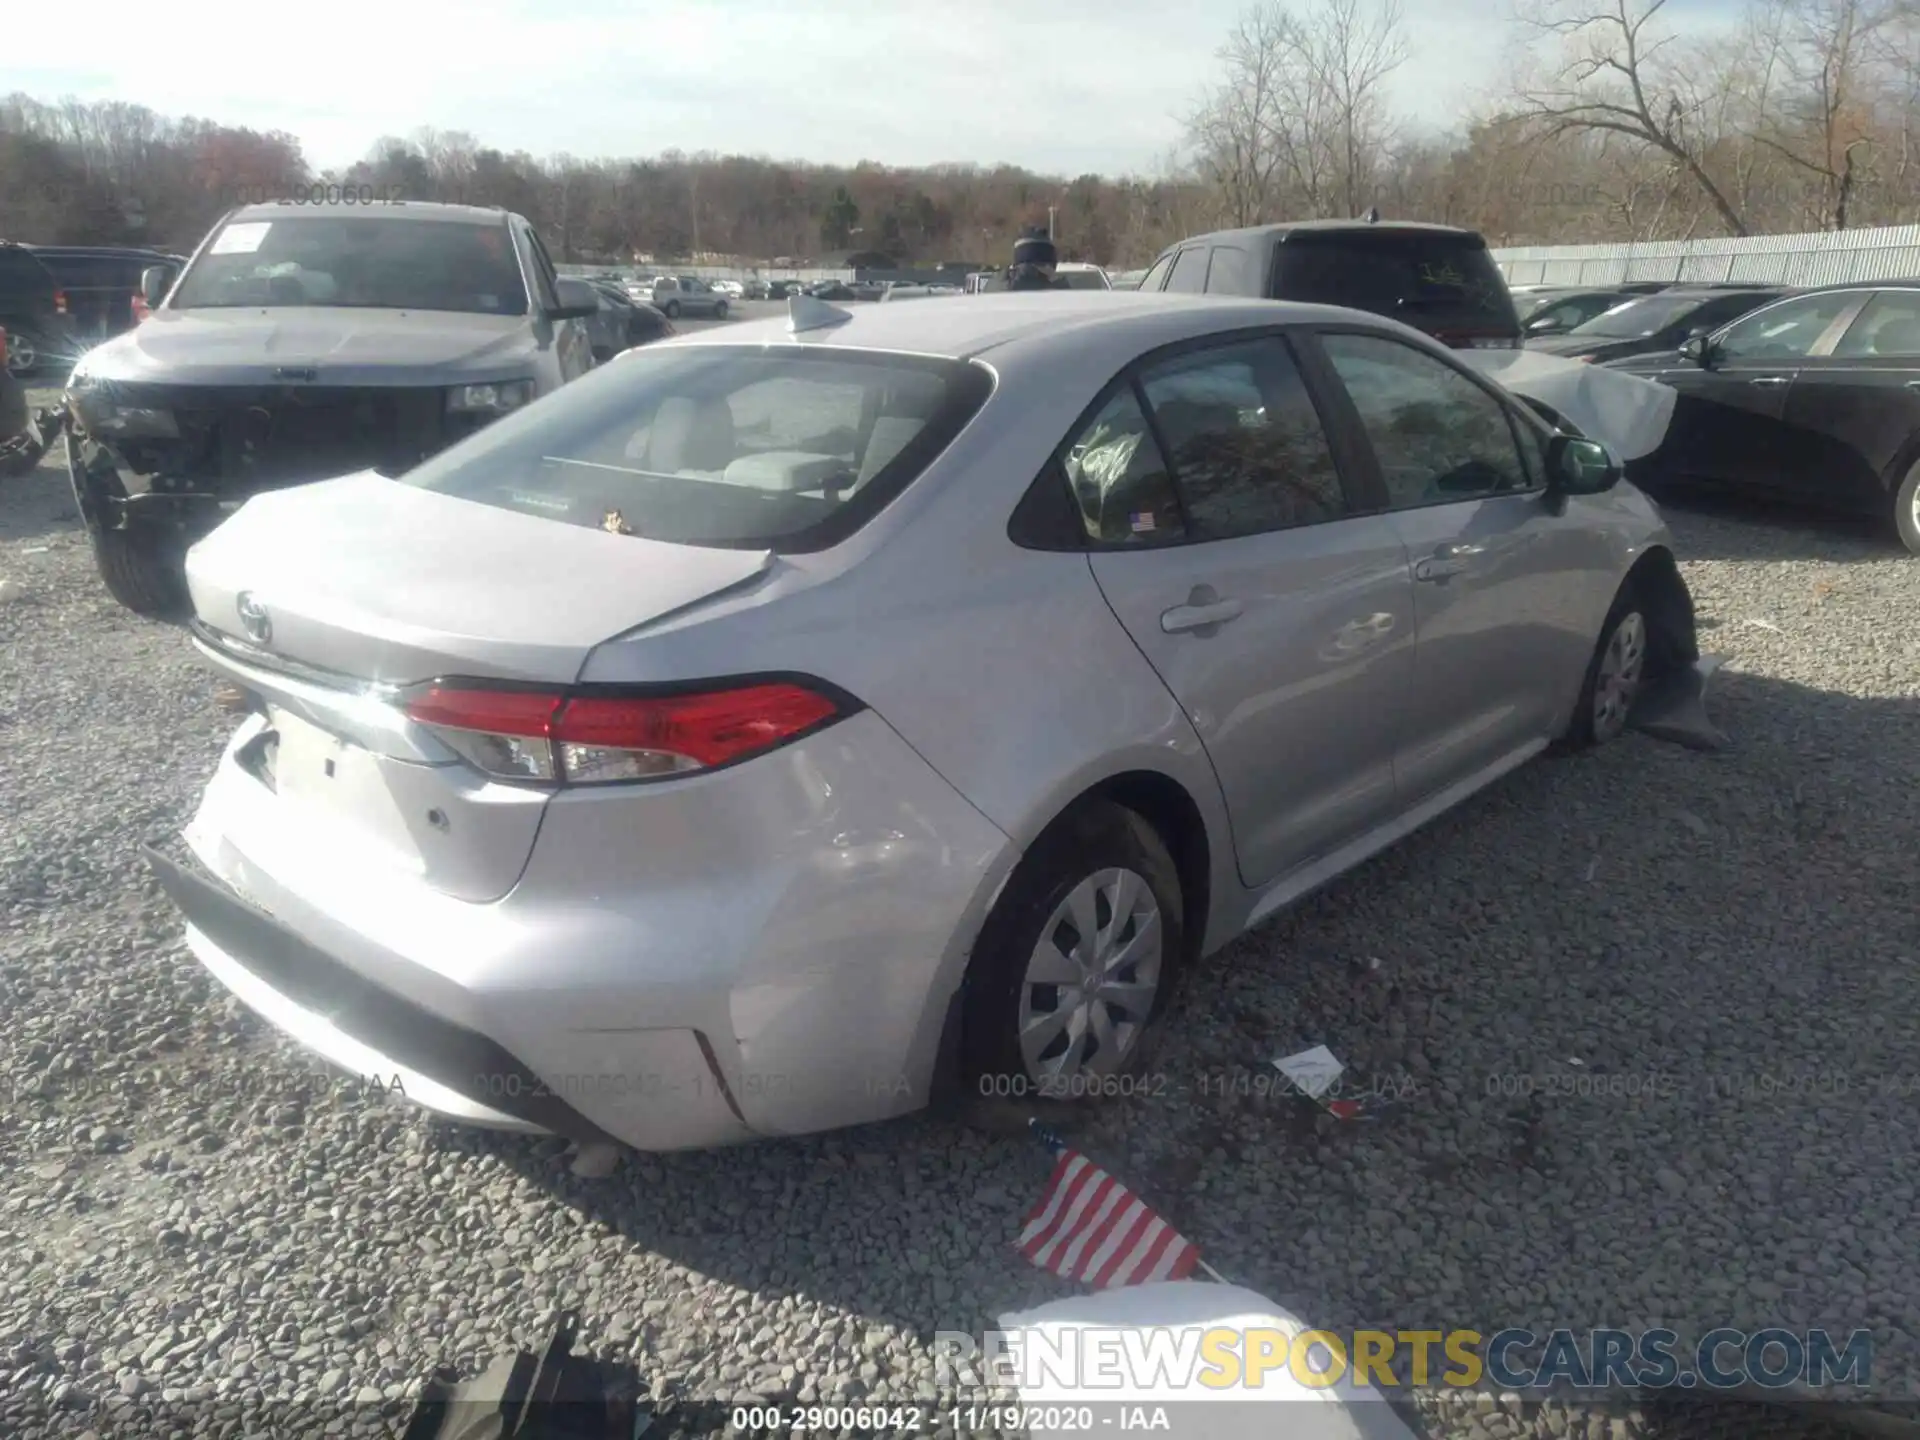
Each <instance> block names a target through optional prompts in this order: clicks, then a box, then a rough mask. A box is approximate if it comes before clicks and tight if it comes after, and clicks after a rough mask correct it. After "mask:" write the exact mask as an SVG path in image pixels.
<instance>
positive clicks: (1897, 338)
mask: <svg viewBox="0 0 1920 1440" xmlns="http://www.w3.org/2000/svg"><path fill="white" fill-rule="evenodd" d="M1833 353H1834V354H1835V355H1840V356H1849V357H1851V356H1857V355H1897V356H1899V357H1901V358H1902V359H1910V358H1912V357H1913V356H1916V355H1920V290H1882V291H1881V292H1880V293H1879V294H1877V295H1875V296H1874V297H1873V299H1871V300H1869V301H1868V302H1867V308H1866V309H1864V310H1862V311H1861V312H1860V316H1859V318H1858V319H1857V320H1855V321H1854V322H1853V324H1851V325H1849V326H1848V327H1847V333H1846V334H1845V335H1844V336H1842V337H1841V339H1840V343H1839V344H1838V345H1836V346H1834V347H1833Z"/></svg>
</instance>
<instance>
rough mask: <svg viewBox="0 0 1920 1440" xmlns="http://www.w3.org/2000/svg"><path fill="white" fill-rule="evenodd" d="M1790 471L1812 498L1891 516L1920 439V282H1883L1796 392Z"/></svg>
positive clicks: (1790, 408)
mask: <svg viewBox="0 0 1920 1440" xmlns="http://www.w3.org/2000/svg"><path fill="white" fill-rule="evenodd" d="M1786 424H1787V428H1788V431H1789V434H1788V444H1789V446H1790V453H1789V457H1788V464H1789V475H1788V477H1787V480H1788V483H1790V484H1791V485H1792V486H1793V487H1794V488H1795V489H1796V490H1798V491H1800V492H1801V493H1803V494H1805V495H1806V496H1807V498H1809V499H1811V500H1816V501H1818V502H1820V503H1822V504H1830V505H1835V506H1838V507H1842V508H1845V509H1850V510H1858V511H1863V512H1865V513H1869V514H1875V515H1879V514H1884V513H1885V510H1886V506H1887V502H1888V499H1889V496H1890V493H1891V488H1892V486H1893V485H1897V484H1898V483H1899V480H1900V478H1901V476H1900V475H1899V474H1898V473H1896V472H1897V470H1898V469H1899V468H1900V467H1901V465H1902V462H1904V461H1906V460H1907V459H1908V458H1909V457H1910V456H1911V454H1912V452H1913V450H1914V442H1915V440H1916V438H1920V289H1889V290H1879V291H1875V292H1873V294H1872V297H1871V298H1870V299H1869V300H1868V301H1867V303H1866V304H1865V305H1864V306H1863V307H1861V309H1860V311H1859V313H1858V314H1857V315H1856V316H1855V317H1854V320H1853V322H1852V324H1850V325H1849V326H1848V327H1847V330H1846V333H1845V334H1844V335H1842V336H1841V337H1840V338H1839V340H1838V341H1837V342H1836V343H1835V344H1833V346H1832V348H1831V349H1830V350H1828V351H1826V353H1821V350H1820V348H1819V347H1816V350H1815V353H1814V354H1812V355H1810V356H1808V357H1807V358H1806V359H1805V360H1803V361H1802V362H1801V364H1800V369H1799V370H1798V372H1797V373H1796V374H1795V376H1794V380H1793V384H1792V386H1791V387H1789V389H1788V391H1787V404H1786Z"/></svg>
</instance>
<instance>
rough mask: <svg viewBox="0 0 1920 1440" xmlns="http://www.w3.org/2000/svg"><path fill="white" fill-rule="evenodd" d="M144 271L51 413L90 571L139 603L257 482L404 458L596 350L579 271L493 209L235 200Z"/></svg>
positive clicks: (432, 447)
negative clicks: (59, 415) (562, 265)
mask: <svg viewBox="0 0 1920 1440" xmlns="http://www.w3.org/2000/svg"><path fill="white" fill-rule="evenodd" d="M142 288H143V293H142V299H143V300H144V301H145V302H146V304H147V306H148V307H149V308H150V310H151V314H150V315H149V317H148V318H147V319H146V320H144V321H143V322H142V323H140V324H139V325H138V326H137V327H135V328H134V329H132V330H130V331H127V332H126V333H124V334H121V335H118V336H116V337H115V338H113V339H111V340H108V341H107V342H106V343H104V344H102V345H98V346H95V347H94V348H93V349H91V350H89V351H87V352H86V354H85V355H84V356H83V357H82V358H81V360H80V362H79V364H78V365H76V366H75V367H74V370H73V375H72V378H71V379H70V380H69V382H68V385H67V390H66V395H65V399H64V415H63V422H64V424H65V426H66V428H67V434H68V442H67V459H68V468H69V470H70V472H71V475H72V479H73V492H74V500H75V503H76V506H77V508H78V510H79V512H80V518H81V520H82V521H83V522H84V523H85V525H86V527H87V530H88V533H89V534H90V536H91V538H92V541H93V550H94V558H95V561H96V563H97V565H98V567H99V570H100V575H101V578H102V580H104V581H105V583H106V586H107V589H108V590H109V591H110V592H111V593H112V594H113V596H114V598H115V599H117V600H118V601H120V603H121V604H123V605H125V606H127V607H128V608H129V609H131V610H134V611H137V612H139V613H141V614H149V615H164V614H170V613H172V612H175V611H177V610H178V609H180V608H181V607H182V606H183V605H184V603H185V601H186V598H187V596H186V588H185V574H184V565H183V561H184V558H185V552H186V548H187V546H189V545H190V544H192V543H193V541H195V540H196V539H198V538H200V537H201V536H202V535H204V534H206V533H207V532H208V531H209V530H211V529H213V527H214V526H216V525H218V524H219V523H220V521H221V520H222V519H223V518H225V516H226V515H227V514H228V513H230V512H231V511H233V510H235V509H237V508H239V506H240V505H242V504H244V503H245V502H246V500H247V499H248V498H249V497H250V496H252V495H255V494H258V493H260V492H262V491H264V490H270V489H276V488H279V487H282V486H286V485H297V484H301V483H303V482H306V481H311V480H324V479H329V478H332V477H334V476H338V475H346V474H351V473H354V472H358V471H366V470H373V471H377V472H379V473H381V474H385V475H398V474H400V473H402V472H403V471H405V470H407V469H410V468H411V467H412V466H414V465H416V464H418V463H419V462H420V461H421V460H423V459H425V458H426V457H428V456H430V455H433V454H435V453H437V452H439V451H440V450H443V449H445V448H446V447H447V446H449V445H451V444H454V443H456V442H457V441H459V440H460V439H462V438H463V437H465V436H468V435H471V434H473V433H474V432H476V431H477V430H479V429H480V428H481V427H483V426H484V425H486V424H487V423H489V422H490V421H492V420H493V419H495V418H497V417H498V416H500V415H504V414H507V413H510V412H512V411H515V410H518V409H520V408H521V407H522V406H525V405H528V404H531V403H532V402H534V401H535V400H537V399H538V398H539V397H540V396H542V395H545V394H548V393H549V392H551V391H553V390H555V389H557V388H559V387H560V386H561V385H562V384H565V383H566V382H567V381H569V380H572V379H574V378H575V377H576V376H578V375H581V374H584V373H585V372H586V371H587V370H589V369H590V368H592V365H593V354H592V346H591V340H590V337H589V335H588V332H587V328H586V324H585V321H586V319H587V317H589V316H592V315H595V314H597V313H598V309H599V301H598V299H597V297H596V295H595V293H594V291H593V289H592V287H590V286H589V285H587V284H586V282H584V281H580V280H570V279H562V278H560V276H559V275H558V273H557V272H556V270H555V268H554V265H553V262H552V260H551V259H550V258H549V257H548V254H547V250H546V247H545V246H544V245H542V244H541V243H540V239H539V236H538V235H536V234H535V233H534V229H533V227H532V226H531V225H530V224H529V223H528V222H527V221H526V220H525V219H524V218H523V217H521V216H519V215H514V214H511V213H509V212H508V211H505V210H501V209H485V208H481V207H477V206H466V205H437V204H411V203H405V202H398V201H396V202H391V203H386V204H375V205H371V206H369V205H346V204H339V205H298V206H296V205H292V204H283V203H274V204H266V205H249V206H245V207H242V208H241V209H238V210H235V211H233V212H231V213H229V214H228V215H227V216H226V217H225V218H224V219H223V220H221V221H220V222H219V223H218V224H217V225H215V226H214V229H213V231H212V233H211V234H210V235H209V236H208V237H207V239H206V240H204V241H202V242H201V244H200V247H199V249H198V250H196V251H195V252H194V254H193V257H192V258H191V259H190V260H189V261H188V262H187V263H186V265H185V267H184V269H183V270H181V271H180V273H179V274H178V276H177V278H176V277H175V276H173V275H172V274H171V273H169V270H168V268H167V267H166V266H164V265H159V264H156V265H154V266H151V267H149V268H148V270H147V271H146V273H145V275H144V276H143V287H142Z"/></svg>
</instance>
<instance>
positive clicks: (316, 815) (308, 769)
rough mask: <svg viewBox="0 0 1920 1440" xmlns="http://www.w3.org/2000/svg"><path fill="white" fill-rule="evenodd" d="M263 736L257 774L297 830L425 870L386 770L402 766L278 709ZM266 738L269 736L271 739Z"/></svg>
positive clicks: (270, 716)
mask: <svg viewBox="0 0 1920 1440" xmlns="http://www.w3.org/2000/svg"><path fill="white" fill-rule="evenodd" d="M266 710H267V726H268V728H267V730H266V731H264V732H263V733H262V735H261V736H260V739H261V740H263V741H267V742H268V743H267V744H266V745H265V746H264V747H263V751H262V754H261V756H260V759H259V762H258V767H257V768H256V770H255V772H254V773H255V774H256V775H260V774H261V772H262V771H264V779H265V783H266V784H267V785H268V788H269V789H271V790H272V791H273V792H274V793H275V794H276V795H277V796H279V798H280V801H281V803H282V804H283V805H286V806H287V807H289V808H290V809H293V810H296V811H298V812H299V819H300V823H302V824H303V825H312V826H315V827H318V828H319V829H321V830H322V831H324V832H327V833H329V834H331V835H333V836H336V837H337V838H338V839H339V840H341V841H342V842H343V843H348V844H352V845H355V846H367V845H372V846H373V847H375V848H376V849H378V850H379V851H380V852H382V853H383V854H384V855H385V856H386V857H387V858H389V859H390V860H392V861H393V862H395V863H397V864H399V865H401V866H402V867H403V868H405V869H407V870H410V871H416V872H417V871H420V870H422V869H423V868H424V864H425V857H424V856H423V855H422V854H421V851H420V846H419V843H418V841H417V839H416V837H415V835H414V833H413V827H412V826H410V825H409V824H408V823H407V816H406V813H405V812H404V811H403V809H402V807H401V804H400V801H399V799H398V797H397V796H396V795H395V794H394V789H393V786H392V785H391V784H389V783H388V776H387V771H386V767H387V766H389V765H396V764H400V763H402V762H398V761H393V760H389V759H386V758H384V757H382V756H379V755H376V754H374V753H373V752H372V751H370V750H368V749H366V748H365V747H364V746H361V745H357V744H355V743H354V742H353V741H351V740H348V739H346V738H345V737H343V736H340V735H335V734H334V733H333V732H331V731H329V730H325V729H322V728H321V727H320V726H318V725H314V724H312V723H311V722H309V721H307V720H303V719H301V718H300V717H299V716H298V715H294V714H292V713H291V712H289V711H286V710H283V709H281V708H280V707H278V706H276V705H268V706H267V707H266ZM269 737H271V738H270V739H269Z"/></svg>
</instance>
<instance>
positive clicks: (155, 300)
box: [121, 265, 173, 310]
mask: <svg viewBox="0 0 1920 1440" xmlns="http://www.w3.org/2000/svg"><path fill="white" fill-rule="evenodd" d="M121 273H123V274H124V273H125V272H124V271H123V272H121ZM172 288H173V271H171V270H169V269H168V268H167V267H166V266H164V265H149V266H147V268H146V269H144V270H142V271H141V272H140V298H141V299H142V300H144V301H146V302H147V308H148V309H149V310H158V309H159V308H160V302H161V301H162V300H164V299H166V298H167V291H169V290H170V289H172Z"/></svg>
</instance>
